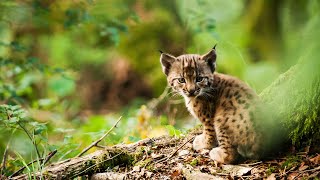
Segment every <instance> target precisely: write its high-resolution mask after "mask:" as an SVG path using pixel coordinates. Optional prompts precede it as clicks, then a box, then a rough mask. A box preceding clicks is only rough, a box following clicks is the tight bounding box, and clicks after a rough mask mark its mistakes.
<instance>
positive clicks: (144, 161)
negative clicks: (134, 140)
mask: <svg viewBox="0 0 320 180" xmlns="http://www.w3.org/2000/svg"><path fill="white" fill-rule="evenodd" d="M150 162H152V159H151V158H147V159H145V160H143V161H138V162H137V163H135V164H134V166H140V167H146V166H147V165H149V164H150Z"/></svg>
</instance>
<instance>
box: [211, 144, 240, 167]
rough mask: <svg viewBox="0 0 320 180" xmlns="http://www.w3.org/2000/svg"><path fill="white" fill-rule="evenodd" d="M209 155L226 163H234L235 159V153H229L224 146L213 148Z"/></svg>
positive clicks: (219, 161)
mask: <svg viewBox="0 0 320 180" xmlns="http://www.w3.org/2000/svg"><path fill="white" fill-rule="evenodd" d="M209 156H210V158H211V159H212V160H214V161H217V162H218V163H224V164H229V163H232V162H233V161H234V159H235V155H234V154H233V153H232V152H228V154H227V151H226V149H223V148H222V147H216V148H213V149H212V150H211V151H210V153H209Z"/></svg>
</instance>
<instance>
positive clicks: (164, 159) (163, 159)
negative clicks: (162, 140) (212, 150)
mask: <svg viewBox="0 0 320 180" xmlns="http://www.w3.org/2000/svg"><path fill="white" fill-rule="evenodd" d="M194 138H195V137H194V136H193V137H191V138H190V139H188V140H187V141H186V142H184V143H183V144H182V145H180V146H179V147H178V148H177V149H176V150H175V151H174V152H173V153H171V155H170V156H168V157H165V158H162V159H160V160H158V161H156V162H155V163H160V162H162V161H168V160H169V159H171V158H172V157H173V156H174V155H175V154H176V153H177V152H178V151H179V150H180V149H181V148H182V147H183V146H185V145H186V144H187V143H188V142H190V141H191V140H193V139H194Z"/></svg>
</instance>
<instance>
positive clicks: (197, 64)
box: [160, 47, 217, 98]
mask: <svg viewBox="0 0 320 180" xmlns="http://www.w3.org/2000/svg"><path fill="white" fill-rule="evenodd" d="M216 57H217V56H216V50H215V47H214V48H213V49H212V50H211V51H209V52H208V53H207V54H204V55H198V54H185V55H181V56H178V57H174V56H172V55H170V54H166V53H163V52H161V57H160V62H161V64H162V70H163V72H164V73H165V74H166V75H167V80H168V83H169V85H170V86H171V87H172V88H173V89H174V90H175V91H177V92H178V93H179V94H181V95H182V96H184V97H185V98H192V97H201V96H208V94H210V93H209V91H212V88H211V84H212V81H213V73H214V71H215V69H216Z"/></svg>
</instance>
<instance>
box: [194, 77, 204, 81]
mask: <svg viewBox="0 0 320 180" xmlns="http://www.w3.org/2000/svg"><path fill="white" fill-rule="evenodd" d="M203 79H204V78H203V77H201V76H199V77H197V78H196V81H197V82H201V81H203Z"/></svg>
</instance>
